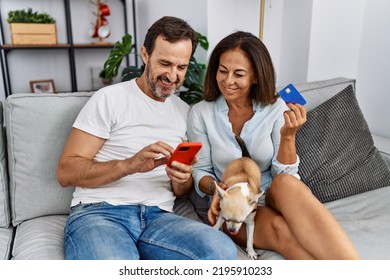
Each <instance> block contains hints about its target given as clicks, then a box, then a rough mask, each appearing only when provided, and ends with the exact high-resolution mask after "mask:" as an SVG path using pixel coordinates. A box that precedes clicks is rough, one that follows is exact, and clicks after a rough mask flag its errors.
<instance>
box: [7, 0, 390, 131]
mask: <svg viewBox="0 0 390 280" xmlns="http://www.w3.org/2000/svg"><path fill="white" fill-rule="evenodd" d="M1 2H2V17H3V24H4V25H7V23H5V18H6V10H8V8H7V7H11V8H12V9H16V8H26V7H32V8H36V9H40V10H47V11H48V12H49V13H50V14H52V15H53V16H54V17H56V19H57V22H58V35H59V41H60V42H61V41H62V42H64V41H65V39H64V38H65V27H64V17H63V10H62V6H61V5H62V1H50V0H41V1H28V0H19V1H13V0H1ZM115 2H118V1H115V0H110V1H109V3H110V6H112V14H113V15H114V16H111V17H109V20H110V24H111V25H112V26H115V28H112V34H111V36H110V37H109V40H112V41H113V42H115V41H117V40H119V39H120V38H121V37H122V35H123V30H124V29H123V24H122V22H123V17H122V12H123V11H122V10H121V7H120V6H121V5H120V4H118V3H116V4H115ZM265 2H266V4H265V24H264V25H265V26H264V37H263V41H264V42H265V44H266V45H267V46H268V49H269V51H270V53H271V56H272V58H273V61H274V65H275V69H276V72H277V82H278V85H283V84H287V83H290V82H293V83H294V82H295V83H298V82H305V81H315V80H322V79H328V78H332V77H336V76H344V77H349V78H356V79H357V96H358V100H359V103H360V106H361V107H362V110H363V112H364V114H365V116H366V118H367V121H368V123H369V126H370V129H371V130H372V131H373V132H374V133H377V134H379V135H383V136H387V137H390V124H389V123H388V122H387V121H386V119H387V118H385V117H384V115H385V112H387V110H388V107H389V105H390V100H389V99H390V94H388V91H387V87H386V82H387V77H389V76H390V70H389V69H388V65H390V54H389V51H388V50H389V49H390V36H389V30H390V17H388V15H387V14H386V12H387V11H390V1H386V0H370V1H367V0H327V1H323V0H312V1H310V0H294V1H291V0H265ZM127 3H128V17H129V25H128V27H129V32H130V33H131V31H132V28H133V27H132V18H131V14H132V11H131V6H132V5H131V0H127ZM7 5H8V6H7ZM72 7H73V8H72V13H73V18H74V21H73V28H74V33H75V34H74V38H75V42H76V43H83V42H89V41H90V39H89V37H88V35H87V32H88V29H89V25H90V23H91V21H92V16H91V11H92V7H91V5H90V4H89V3H88V0H85V1H84V0H83V1H80V0H72ZM136 9H137V10H136V12H137V33H138V39H139V40H138V42H137V43H138V46H140V45H141V44H142V41H143V40H142V39H143V37H144V35H145V33H146V30H147V28H148V27H149V26H150V24H151V23H152V22H154V21H155V20H156V19H158V18H159V17H161V16H163V15H174V16H179V17H182V18H184V19H185V20H187V21H188V22H189V23H190V24H191V25H192V26H193V27H194V28H195V29H196V30H197V31H199V32H201V33H202V34H204V35H206V36H207V37H208V39H209V41H210V50H211V49H212V48H213V47H214V46H215V44H216V43H217V42H218V41H219V40H220V39H221V38H222V37H224V36H226V35H227V34H229V33H231V32H233V31H235V30H239V29H241V30H246V31H250V32H252V33H254V34H258V33H259V14H260V0H212V1H211V0H209V1H207V0H196V1H194V0H164V1H161V0H136ZM111 21H112V22H111ZM5 30H6V32H8V35H7V33H6V37H7V36H8V37H7V38H8V42H9V41H10V39H9V31H8V30H7V27H5ZM7 38H6V39H7ZM99 52H101V51H96V50H83V51H78V54H77V65H78V69H77V76H78V81H79V84H80V86H79V88H80V89H82V88H83V87H85V88H87V87H90V85H91V77H90V76H91V74H90V68H91V64H93V65H96V67H101V66H102V63H103V62H104V61H105V54H104V53H103V54H102V53H99ZM209 53H210V51H209V52H208V53H206V52H204V51H203V50H201V49H200V48H198V51H197V53H196V56H197V58H198V60H199V61H201V62H206V61H207V57H208V54H209ZM107 55H108V54H107ZM10 60H12V61H10V65H12V68H10V71H11V75H12V77H13V81H12V83H13V89H14V90H18V91H20V92H23V91H29V85H28V81H29V80H33V79H47V78H53V79H54V80H55V82H56V86H57V89H58V91H62V90H63V91H66V90H69V89H70V77H69V76H68V75H69V74H68V70H69V65H68V62H67V59H66V52H63V53H60V52H58V51H43V52H41V53H39V52H38V51H37V53H36V55H34V56H31V52H28V51H21V52H19V51H18V53H17V54H16V52H13V53H11V54H10ZM11 63H12V64H11ZM1 82H2V81H0V100H2V99H4V92H3V87H2V86H1Z"/></svg>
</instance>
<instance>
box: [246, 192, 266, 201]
mask: <svg viewBox="0 0 390 280" xmlns="http://www.w3.org/2000/svg"><path fill="white" fill-rule="evenodd" d="M263 194H264V191H262V192H260V193H258V194H256V195H253V196H251V197H250V198H248V200H250V201H249V203H251V204H257V202H258V201H259V198H260V197H262V195H263Z"/></svg>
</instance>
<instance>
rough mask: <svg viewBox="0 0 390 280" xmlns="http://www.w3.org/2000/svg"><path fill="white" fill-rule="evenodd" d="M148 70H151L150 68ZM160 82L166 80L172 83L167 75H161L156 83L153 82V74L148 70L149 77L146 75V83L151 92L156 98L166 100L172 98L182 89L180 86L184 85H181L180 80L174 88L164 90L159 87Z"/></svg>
mask: <svg viewBox="0 0 390 280" xmlns="http://www.w3.org/2000/svg"><path fill="white" fill-rule="evenodd" d="M148 69H150V68H149V67H148ZM159 80H161V81H164V80H165V81H168V82H169V83H171V82H170V81H169V80H168V78H167V77H166V76H165V75H160V76H158V77H157V78H156V81H153V72H152V71H151V70H148V72H147V75H146V83H147V85H148V87H149V89H150V90H151V92H152V94H153V95H154V96H156V97H157V98H164V99H165V98H167V97H169V96H171V95H172V94H174V93H175V92H176V91H177V90H178V89H179V88H180V86H181V84H182V83H180V81H179V80H176V81H175V82H174V84H175V87H174V88H171V89H163V88H161V87H159V85H158V81H159Z"/></svg>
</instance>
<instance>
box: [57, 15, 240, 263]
mask: <svg viewBox="0 0 390 280" xmlns="http://www.w3.org/2000/svg"><path fill="white" fill-rule="evenodd" d="M197 43H198V39H197V35H196V32H194V30H193V29H192V28H191V27H190V26H189V25H188V24H187V23H186V22H185V21H183V20H181V19H178V18H175V17H163V18H161V19H159V20H158V21H157V22H155V23H154V24H153V25H152V26H151V27H150V28H149V30H148V32H147V34H146V37H145V41H144V45H143V46H142V48H141V57H142V60H143V62H144V65H145V70H144V72H143V74H142V76H141V77H140V78H138V79H135V80H132V81H129V82H123V83H119V84H116V85H112V86H108V87H106V88H103V89H101V90H99V91H98V92H96V93H95V94H94V95H93V96H92V97H91V99H90V100H89V101H88V102H87V104H86V105H85V106H84V108H83V109H82V110H81V112H80V114H79V116H78V118H77V119H76V121H75V123H74V127H73V130H72V132H71V134H70V136H69V139H68V141H67V143H66V145H65V147H64V151H63V154H62V155H61V158H60V161H59V165H58V170H57V178H58V181H59V183H60V184H61V186H63V187H67V186H72V185H74V186H77V187H76V190H75V193H74V195H73V200H72V205H71V206H72V209H71V213H70V216H69V218H68V220H67V223H66V225H65V230H64V251H65V258H66V259H235V258H236V254H237V251H236V247H235V245H234V243H233V242H232V241H231V240H230V238H229V237H227V236H226V235H224V234H223V233H222V232H220V231H217V230H215V229H213V228H211V227H209V226H207V225H204V224H202V223H199V222H197V221H195V220H192V219H189V218H185V217H181V216H179V215H176V214H174V213H172V209H173V204H174V200H175V197H180V196H184V195H187V194H188V193H189V192H190V191H191V190H192V187H193V179H192V175H191V171H192V166H191V165H185V164H182V163H179V162H173V163H172V167H171V168H169V167H167V166H166V162H167V159H168V158H169V157H170V155H171V153H172V152H173V150H174V148H173V147H176V146H177V145H178V144H179V143H180V142H183V141H186V128H187V127H186V120H187V114H188V112H189V106H188V105H187V104H185V103H184V102H183V101H182V100H181V99H180V98H178V97H177V96H175V95H174V92H175V91H176V90H178V89H179V88H180V86H181V85H182V83H183V80H184V76H185V73H186V70H187V67H188V63H189V60H190V58H191V56H192V55H193V53H194V52H195V49H196V46H197Z"/></svg>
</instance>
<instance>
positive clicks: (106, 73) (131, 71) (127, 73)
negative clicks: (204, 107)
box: [99, 33, 209, 104]
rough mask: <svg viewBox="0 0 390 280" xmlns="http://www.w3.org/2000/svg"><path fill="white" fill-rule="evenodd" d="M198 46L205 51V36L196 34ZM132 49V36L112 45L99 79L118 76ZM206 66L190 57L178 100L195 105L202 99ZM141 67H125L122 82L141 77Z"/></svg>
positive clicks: (126, 35) (207, 45) (127, 35)
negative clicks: (124, 60)
mask: <svg viewBox="0 0 390 280" xmlns="http://www.w3.org/2000/svg"><path fill="white" fill-rule="evenodd" d="M198 37H199V45H200V46H201V47H202V48H203V49H205V50H207V49H208V47H209V42H208V40H207V37H206V36H203V35H202V34H200V33H198ZM133 48H134V45H133V44H132V36H131V35H130V34H125V35H124V36H123V37H122V40H120V41H118V42H116V43H115V44H114V47H113V49H112V50H111V51H110V54H109V56H108V59H107V60H106V62H105V63H104V66H103V70H102V71H101V72H100V75H99V76H100V78H102V79H104V80H112V79H113V78H114V77H116V76H117V75H118V71H119V67H120V65H121V63H122V60H123V58H125V57H126V56H127V55H129V54H130V53H131V51H132V49H133ZM204 69H206V65H205V64H203V63H198V62H197V60H196V59H195V57H194V56H192V57H191V60H190V63H189V65H188V69H187V73H186V76H185V79H184V82H183V87H182V89H181V90H180V95H179V96H180V98H181V99H183V100H184V101H185V102H186V103H188V104H195V103H197V102H199V101H201V100H202V99H203V81H202V79H203V70H204ZM142 72H143V65H142V66H140V67H136V66H133V65H130V66H127V67H125V68H124V69H123V71H122V76H121V78H122V81H128V80H131V79H134V78H137V77H139V76H141V74H142Z"/></svg>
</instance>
